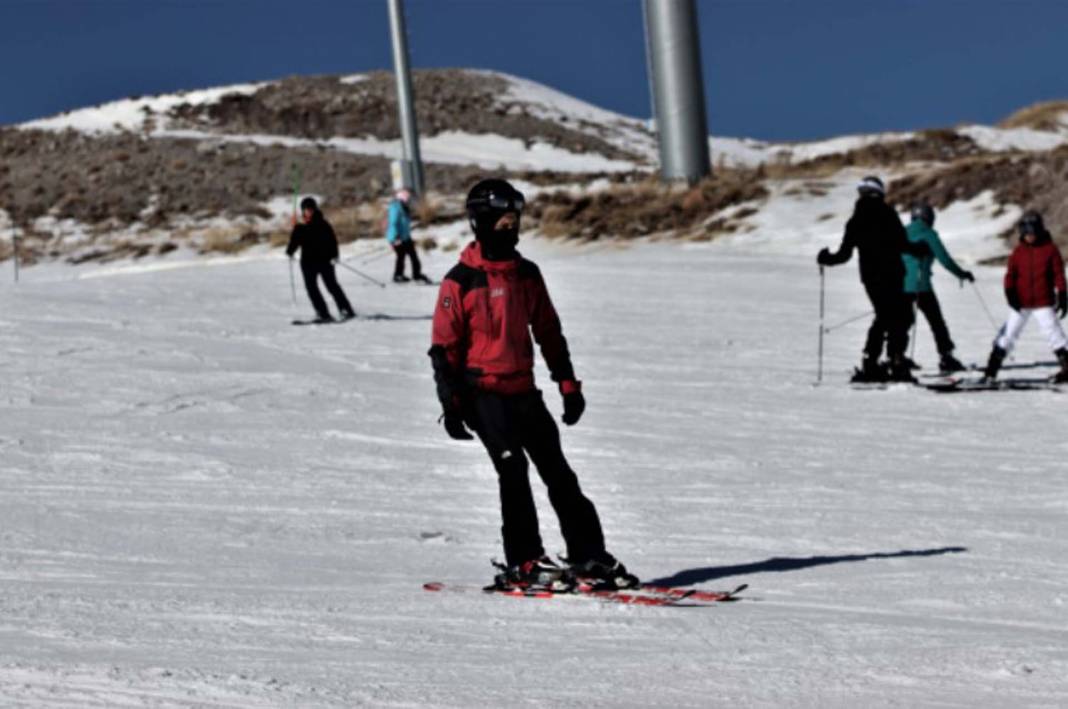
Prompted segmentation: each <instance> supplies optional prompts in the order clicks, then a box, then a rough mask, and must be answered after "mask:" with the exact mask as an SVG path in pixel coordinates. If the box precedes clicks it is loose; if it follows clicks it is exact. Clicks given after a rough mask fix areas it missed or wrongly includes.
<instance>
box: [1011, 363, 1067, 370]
mask: <svg viewBox="0 0 1068 709" xmlns="http://www.w3.org/2000/svg"><path fill="white" fill-rule="evenodd" d="M1059 364H1060V362H1010V363H1008V364H1003V365H1001V368H1002V369H1039V368H1040V367H1056V366H1057V365H1059Z"/></svg>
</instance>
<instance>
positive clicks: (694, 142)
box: [643, 0, 712, 184]
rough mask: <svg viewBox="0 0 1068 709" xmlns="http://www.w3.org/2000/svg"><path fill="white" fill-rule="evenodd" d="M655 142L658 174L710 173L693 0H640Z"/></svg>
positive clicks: (689, 177)
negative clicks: (657, 146) (651, 97)
mask: <svg viewBox="0 0 1068 709" xmlns="http://www.w3.org/2000/svg"><path fill="white" fill-rule="evenodd" d="M643 2H644V5H645V7H644V10H645V33H646V50H647V52H648V55H649V75H650V77H651V79H652V88H653V107H654V110H655V113H656V115H655V118H656V130H657V137H658V139H659V143H660V176H661V177H662V178H663V179H664V180H686V181H687V182H689V183H691V184H692V183H694V182H697V181H698V180H700V179H701V178H702V177H705V176H707V175H708V174H710V173H711V171H712V169H711V164H710V161H709V155H708V121H707V119H706V117H705V89H704V81H703V79H702V76H701V42H700V37H699V36H698V31H697V7H696V5H695V2H694V0H643Z"/></svg>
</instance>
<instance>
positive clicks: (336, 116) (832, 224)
mask: <svg viewBox="0 0 1068 709" xmlns="http://www.w3.org/2000/svg"><path fill="white" fill-rule="evenodd" d="M414 86H415V95H416V109H417V113H418V119H419V126H420V135H421V146H422V151H423V157H424V161H425V164H426V176H427V187H428V192H429V194H428V198H427V200H425V201H424V204H423V205H422V207H421V209H420V212H419V215H418V216H419V218H420V221H421V224H422V226H423V227H424V228H430V227H433V226H434V225H438V224H442V223H444V222H448V221H452V220H457V219H460V218H462V214H461V212H460V197H461V196H462V194H463V192H464V191H465V189H466V187H467V186H468V185H470V184H471V183H472V182H473V181H475V180H476V179H478V178H479V177H480V176H483V175H487V174H494V175H501V174H503V175H506V176H508V177H509V178H511V179H514V180H518V181H520V182H521V183H522V184H523V185H524V186H525V188H526V189H527V190H528V191H530V192H531V193H532V195H531V196H532V197H534V199H533V200H532V205H531V209H530V217H531V218H532V220H533V222H534V223H535V224H536V226H538V227H539V228H540V229H541V231H542V232H543V233H544V234H546V235H548V236H569V237H579V238H587V239H589V238H606V237H624V238H629V237H642V236H649V235H656V236H669V237H677V238H685V239H698V240H709V239H718V238H724V237H729V238H733V239H739V240H742V239H747V238H748V239H752V240H753V243H755V244H759V243H760V239H761V238H767V235H768V234H772V233H779V232H775V231H774V229H772V228H771V227H770V226H769V220H770V221H772V222H776V221H778V220H779V218H778V217H775V218H772V217H773V216H774V215H776V214H778V213H780V212H785V213H788V214H797V215H798V216H797V218H798V220H799V222H801V221H804V220H805V219H808V222H805V224H803V225H801V227H799V228H800V231H801V232H804V233H812V234H816V233H817V232H818V233H819V234H826V233H830V232H833V231H834V230H835V229H837V228H839V226H840V225H839V224H838V220H839V219H841V218H843V217H844V213H843V210H845V211H848V206H849V199H848V198H847V197H848V194H849V190H848V189H842V186H843V185H845V186H846V187H848V185H849V184H851V183H852V181H854V180H855V178H856V175H857V174H860V173H863V172H877V173H880V174H882V175H884V176H885V177H887V178H888V180H889V182H890V194H891V198H892V199H893V200H894V201H895V202H896V203H898V204H899V205H900V206H902V207H904V206H907V205H908V204H909V203H910V202H911V201H913V200H917V199H926V200H928V201H930V202H931V203H932V204H933V205H934V206H936V207H937V208H939V209H940V210H945V209H950V208H953V206H954V205H960V204H968V205H972V206H973V207H974V204H973V203H975V202H976V200H980V201H982V205H981V206H982V208H983V209H985V210H986V212H985V213H984V215H983V216H982V219H986V218H987V217H989V220H988V223H989V228H990V230H991V233H997V234H1004V233H1005V232H1006V231H1007V229H1008V227H1009V226H1011V221H1012V219H1011V218H1012V216H1013V215H1014V214H1016V213H1018V212H1019V210H1020V209H1022V208H1024V207H1027V206H1034V207H1037V208H1039V209H1042V210H1043V211H1044V212H1045V213H1046V214H1047V216H1048V220H1049V223H1050V225H1051V226H1052V227H1053V230H1054V232H1055V234H1056V235H1057V236H1058V237H1068V201H1066V200H1065V199H1064V198H1065V196H1068V195H1066V194H1065V192H1066V191H1068V186H1066V185H1068V103H1049V104H1041V105H1038V106H1033V107H1029V108H1026V109H1024V110H1022V111H1020V112H1018V113H1017V114H1014V115H1013V116H1010V117H1009V118H1007V119H1006V120H1005V121H1003V122H1002V123H1001V124H999V125H998V126H975V125H973V126H957V127H953V128H945V129H937V130H929V131H921V132H913V133H890V134H881V135H873V136H845V137H842V138H836V139H832V140H827V141H819V142H814V143H799V144H771V143H763V142H760V141H753V140H747V139H731V138H720V137H714V138H711V139H710V143H711V148H712V154H713V161H714V163H715V166H716V170H715V174H714V176H713V177H712V178H710V179H709V180H706V181H705V182H704V183H702V184H699V185H696V186H692V187H690V188H678V187H666V186H662V185H660V184H659V183H658V181H657V180H656V177H655V163H656V146H655V138H654V135H653V134H652V133H651V132H650V131H649V127H648V126H647V124H646V123H645V122H642V121H639V120H637V119H633V118H629V117H626V116H621V115H618V114H614V113H611V112H609V111H605V110H602V109H599V108H597V107H595V106H591V105H589V104H586V103H584V102H581V101H579V100H577V99H574V98H572V97H569V96H566V95H564V94H561V93H559V92H556V91H554V90H552V89H550V88H548V87H544V86H541V85H538V84H535V83H533V82H529V81H525V80H523V79H519V78H516V77H511V76H507V75H504V74H497V73H493V72H485V71H473V70H460V69H445V70H427V71H417V72H416V73H415V77H414ZM396 114H397V111H396V101H395V92H394V86H393V80H392V76H391V75H390V74H388V73H386V72H372V73H368V74H360V75H353V76H312V77H289V78H285V79H281V80H278V81H272V82H266V83H261V84H250V85H243V86H234V87H220V88H216V89H208V90H201V91H191V92H187V93H183V94H173V95H167V96H155V97H133V98H130V99H126V100H123V101H116V102H112V103H109V104H104V105H102V106H97V107H93V108H87V109H82V110H78V111H72V112H69V113H66V114H62V115H59V116H53V117H50V118H44V119H41V120H38V121H33V122H30V123H27V124H23V125H19V126H8V127H3V128H0V227H3V228H5V229H6V230H8V231H10V230H11V229H12V227H14V228H16V229H17V230H18V232H19V234H20V235H21V237H22V238H21V241H20V256H21V258H22V259H23V260H24V261H27V262H33V261H38V260H41V259H66V260H70V261H73V262H82V261H86V260H110V259H115V258H123V257H143V256H146V255H149V254H163V253H167V252H170V251H175V250H179V249H186V250H193V251H198V252H208V251H224V252H234V251H238V250H241V249H245V248H248V247H251V246H255V245H256V244H261V243H273V244H278V243H280V242H281V241H283V240H284V238H285V232H286V219H287V217H288V214H289V213H290V212H291V210H292V196H293V193H294V191H295V190H296V191H298V192H300V193H302V194H315V195H318V196H320V197H321V198H322V199H323V200H324V203H325V204H326V205H327V206H328V208H329V210H330V212H331V214H332V217H333V219H334V220H335V222H336V223H337V224H338V227H339V233H340V236H341V238H342V239H343V240H345V241H351V240H354V239H357V238H366V237H374V236H378V232H379V229H380V220H381V215H382V207H383V205H384V202H385V200H386V199H387V198H388V195H389V193H390V191H391V178H390V160H391V159H392V158H394V157H396V156H397V155H398V154H399V129H398V125H397V119H396ZM791 200H792V201H791ZM821 201H823V202H826V204H821ZM843 204H844V205H845V206H844V207H843ZM975 209H978V207H975ZM975 209H973V211H975ZM808 212H812V214H811V215H810V216H811V218H809V215H808ZM977 219H978V220H979V222H977V223H986V222H981V219H980V218H978V217H977ZM809 222H811V223H809ZM780 227H781V225H780ZM781 230H782V229H781V228H780V231H781ZM806 230H807V231H806ZM784 233H785V232H784ZM784 238H786V237H784ZM10 243H11V242H10V239H7V238H5V239H3V240H0V258H8V257H10V251H11V247H10ZM986 251H987V252H986V253H983V254H980V256H982V257H984V258H996V257H997V256H998V251H999V248H997V247H996V245H991V246H990V248H988V249H987V250H986ZM1000 251H1001V252H1003V251H1004V247H1003V246H1002V247H1001V248H1000Z"/></svg>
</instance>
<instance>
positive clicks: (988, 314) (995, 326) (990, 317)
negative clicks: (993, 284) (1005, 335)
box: [972, 281, 998, 329]
mask: <svg viewBox="0 0 1068 709" xmlns="http://www.w3.org/2000/svg"><path fill="white" fill-rule="evenodd" d="M972 290H974V291H975V296H976V297H977V298H979V304H980V305H982V306H983V311H984V312H985V313H986V319H987V320H989V321H990V325H991V327H993V328H994V329H997V327H998V323H997V321H996V320H994V316H993V315H991V314H990V308H988V307H986V301H985V300H983V294H982V293H980V292H979V286H977V285H975V281H972Z"/></svg>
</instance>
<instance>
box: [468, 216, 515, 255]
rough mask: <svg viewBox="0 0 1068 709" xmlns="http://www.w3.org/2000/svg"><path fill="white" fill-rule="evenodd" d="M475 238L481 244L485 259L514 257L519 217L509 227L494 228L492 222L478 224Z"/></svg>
mask: <svg viewBox="0 0 1068 709" xmlns="http://www.w3.org/2000/svg"><path fill="white" fill-rule="evenodd" d="M494 223H496V222H494ZM475 239H476V240H477V241H478V243H479V244H481V245H482V258H484V259H486V260H487V261H507V260H508V259H510V258H515V247H516V245H517V244H519V219H518V218H517V219H516V220H515V225H514V226H513V227H511V228H510V229H494V228H493V225H492V224H487V225H485V226H480V227H479V228H478V229H477V231H475Z"/></svg>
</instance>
